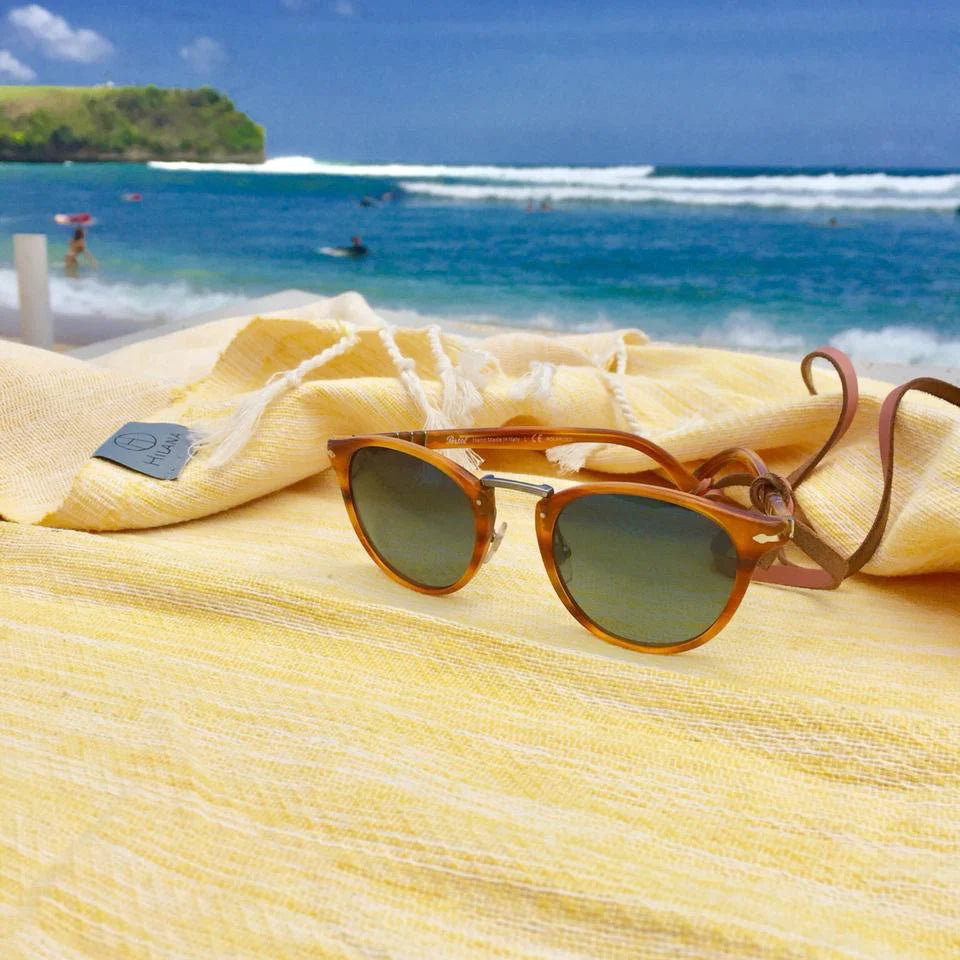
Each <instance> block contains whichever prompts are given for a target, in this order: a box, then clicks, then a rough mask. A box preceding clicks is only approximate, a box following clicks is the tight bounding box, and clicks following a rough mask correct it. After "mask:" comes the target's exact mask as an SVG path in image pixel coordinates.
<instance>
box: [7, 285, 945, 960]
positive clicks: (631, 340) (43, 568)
mask: <svg viewBox="0 0 960 960" xmlns="http://www.w3.org/2000/svg"><path fill="white" fill-rule="evenodd" d="M368 311H369V308H367V307H366V305H365V304H363V303H362V301H360V300H359V298H357V297H355V296H347V297H343V298H336V299H335V300H331V301H324V302H322V303H320V304H317V305H315V307H314V308H311V309H309V310H306V311H304V312H303V313H302V314H301V315H300V316H298V318H296V319H290V318H283V317H279V318H278V317H268V318H261V319H259V320H257V319H252V318H245V319H237V320H230V321H221V322H218V323H217V324H213V325H210V326H208V327H207V328H203V329H194V330H189V331H183V332H182V333H180V334H176V335H173V336H171V337H166V338H164V339H163V340H162V341H158V342H153V343H149V342H148V343H143V344H137V345H135V346H132V347H128V348H126V349H125V350H124V351H120V352H118V353H117V354H116V355H114V356H112V357H108V358H105V360H104V362H102V363H101V364H99V365H98V366H96V367H94V366H91V365H89V364H82V363H79V362H77V361H73V360H69V359H66V358H62V357H55V356H53V355H50V354H46V353H41V352H38V351H33V350H29V349H26V348H22V347H14V346H8V345H0V514H2V515H4V516H6V517H7V518H9V519H12V520H16V521H19V522H17V523H0V742H2V762H0V957H2V958H3V960H7V958H10V960H38V958H51V960H53V958H55V960H80V958H82V960H105V958H109V960H126V958H137V960H140V958H151V960H154V958H160V960H209V958H214V957H216V958H221V957H224V958H226V957H229V958H231V960H286V958H290V960H300V958H304V957H398V958H422V957H430V958H434V957H457V958H459V957H477V958H487V957H505V958H531V960H532V958H538V960H542V958H558V960H560V958H562V960H571V958H597V957H604V958H606V957H611V958H612V957H623V958H636V957H657V958H665V960H666V958H670V960H673V958H676V957H698V958H699V957H717V958H729V960H741V958H744V957H771V958H783V957H793V958H799V957H830V958H840V957H843V958H858V960H865V958H869V960H877V958H897V960H902V958H912V957H924V958H927V957H929V958H942V957H952V956H955V955H957V954H958V953H960V901H958V898H957V892H956V891H957V889H958V886H960V840H958V836H960V835H958V831H957V824H958V822H960V762H958V759H957V758H958V756H960V718H958V714H957V710H956V704H957V689H958V682H960V675H958V670H960V576H958V575H957V574H956V573H946V572H940V573H928V574H927V575H924V576H916V577H909V578H884V579H880V578H876V577H857V578H854V579H853V580H851V581H848V582H846V583H845V584H844V585H843V586H842V588H841V589H840V590H838V591H836V592H833V593H821V592H816V591H803V590H791V589H785V588H779V587H768V586H764V585H762V584H758V585H755V586H753V587H751V588H750V590H749V591H748V593H747V596H746V598H745V600H744V602H743V604H742V606H741V607H740V610H739V611H738V613H737V615H736V617H735V618H734V619H733V621H732V622H731V624H730V625H729V626H728V627H727V628H726V629H725V630H724V631H723V633H722V634H720V635H719V636H718V637H717V638H716V639H714V640H713V641H711V643H709V644H707V645H706V646H704V647H701V648H699V649H697V650H695V651H692V652H691V653H688V654H685V655H683V656H681V657H676V658H670V659H667V658H654V657H643V656H639V655H636V654H631V653H630V652H629V651H626V650H622V649H620V648H618V647H614V646H611V645H607V644H603V643H602V642H601V641H599V640H597V639H596V638H594V637H593V636H592V635H590V634H589V633H587V632H586V631H585V630H583V629H582V628H581V627H580V626H579V625H578V624H577V623H576V622H575V621H574V620H573V619H572V618H571V617H569V615H568V614H567V613H566V611H565V610H564V609H563V607H562V605H561V604H560V602H559V601H558V600H557V598H556V596H555V594H554V593H553V592H552V589H551V588H550V585H549V582H548V580H547V578H546V575H545V573H544V571H543V569H542V565H541V563H540V560H539V556H538V552H537V547H536V543H535V538H534V536H533V523H532V515H531V503H530V500H529V498H524V497H522V496H521V495H519V494H513V493H511V492H510V491H498V510H499V514H500V516H501V517H503V518H504V519H506V520H507V521H508V522H509V534H508V536H507V539H506V542H505V543H504V545H503V547H502V548H501V549H500V551H499V552H498V553H497V555H496V558H495V560H494V561H493V562H492V563H490V564H487V565H485V566H484V568H483V570H482V572H481V573H480V575H479V576H478V577H477V578H476V579H475V580H474V581H473V583H471V584H470V586H469V587H468V588H467V589H465V590H463V591H461V592H460V593H458V594H455V595H453V596H450V597H446V598H431V597H424V596H420V595H418V594H415V593H412V592H410V591H407V590H404V589H403V588H401V587H399V586H398V585H396V584H394V583H393V582H392V581H390V580H388V579H387V578H386V577H384V576H383V575H382V574H381V573H380V572H379V571H378V570H377V569H376V568H375V567H374V565H373V564H372V563H371V562H370V561H369V559H368V558H367V557H366V555H365V554H364V552H363V550H362V548H361V547H360V545H359V544H358V543H357V541H356V538H355V536H354V534H353V532H352V530H351V528H350V525H349V523H348V521H347V518H346V515H345V512H344V510H343V506H342V503H341V500H340V494H339V490H338V489H337V486H336V483H335V481H334V478H333V476H332V472H331V471H330V470H325V469H323V468H324V466H325V457H324V454H323V448H324V443H323V442H324V439H325V438H326V436H327V435H329V434H330V433H352V432H358V431H366V430H379V429H398V428H404V427H416V426H420V425H421V424H420V423H419V422H418V421H419V418H421V417H422V415H423V412H422V410H420V409H419V408H418V406H417V404H416V402H415V401H414V399H412V397H411V395H410V393H409V392H408V390H407V389H406V388H405V387H404V386H403V384H402V382H401V381H400V379H399V378H398V375H397V367H396V364H395V362H394V361H393V360H392V359H391V357H390V355H389V352H388V351H387V349H386V346H385V342H384V340H383V339H382V337H381V334H380V332H379V328H378V327H377V325H376V322H375V318H374V317H373V316H372V315H370V314H369V313H368ZM347 323H349V324H354V325H356V327H357V331H358V332H357V335H358V338H359V339H358V343H357V344H356V346H355V347H352V348H351V349H350V350H349V351H348V352H345V353H343V354H342V355H341V356H339V357H337V358H336V359H334V360H333V361H332V362H330V363H329V364H327V365H325V366H323V367H321V368H319V369H317V370H316V371H314V372H313V373H311V374H309V375H308V376H307V378H306V379H305V380H304V381H303V383H302V385H300V386H298V387H293V386H291V389H290V390H289V391H288V392H285V393H284V394H283V395H282V396H279V397H277V398H276V399H275V400H274V401H273V402H272V403H271V404H270V405H269V406H268V408H267V409H266V410H265V411H264V413H263V415H262V417H261V418H260V420H259V423H258V424H257V428H256V430H255V431H254V433H253V436H252V438H251V439H250V441H249V443H247V444H246V445H245V446H243V448H242V449H241V450H240V452H239V453H238V454H237V456H236V457H235V458H234V460H233V461H231V462H230V463H229V464H228V465H227V466H226V467H223V468H219V469H216V470H215V469H212V468H211V467H210V466H209V462H210V451H209V450H208V451H205V452H204V453H202V454H201V455H200V456H199V457H198V458H197V459H196V460H194V461H193V462H192V463H191V464H189V465H188V467H187V469H186V471H185V472H184V474H183V476H182V478H181V479H180V480H178V481H176V482H169V483H165V482H162V481H154V480H150V479H148V478H145V477H140V476H137V475H135V474H131V473H129V472H127V471H125V470H123V469H122V468H120V467H117V466H115V465H112V464H109V463H102V462H100V461H89V459H88V458H89V454H90V452H91V451H92V450H93V449H95V448H96V446H97V445H98V444H99V443H100V442H101V441H102V440H103V439H104V438H105V437H107V436H108V435H109V434H110V433H111V432H113V430H115V429H116V428H117V427H118V426H120V425H122V423H124V422H126V421H128V420H135V419H145V420H158V421H159V420H168V419H169V420H174V421H179V422H186V423H188V424H191V425H192V424H193V423H196V422H201V421H204V420H207V421H213V422H216V421H217V420H218V418H220V419H222V418H223V417H224V416H226V415H228V414H229V413H230V410H232V409H234V407H235V405H236V403H237V402H238V400H240V399H241V398H242V397H244V396H246V397H249V395H250V393H251V392H252V391H257V390H260V389H262V388H263V387H264V385H265V384H266V383H267V382H268V381H269V380H270V378H271V377H273V375H274V374H277V373H284V372H286V371H289V370H292V369H296V368H297V367H298V365H300V364H302V363H303V362H304V361H305V360H308V359H309V358H310V357H315V356H317V355H318V354H320V353H322V351H324V350H325V349H327V348H328V347H329V346H331V345H332V344H333V343H335V342H337V341H338V339H339V338H341V337H343V336H344V334H345V330H346V327H345V326H344V325H345V324H347ZM395 339H396V344H397V348H398V350H400V351H401V356H403V357H407V358H409V359H412V360H413V362H414V364H415V368H416V372H417V373H418V376H419V377H420V379H421V381H422V383H423V384H424V388H425V391H426V398H427V400H428V401H429V402H430V403H432V404H436V405H438V407H442V406H443V401H444V383H443V381H442V371H438V369H437V366H436V365H437V362H438V361H437V357H436V355H435V352H434V350H433V348H432V346H431V339H430V335H429V334H428V333H425V332H415V331H397V333H396V338H395ZM443 347H444V350H445V351H446V352H447V353H448V354H449V357H450V359H451V361H452V362H453V363H456V364H459V365H460V368H461V371H463V370H466V369H467V368H470V369H471V370H472V373H473V374H474V375H476V376H477V382H478V383H482V405H481V406H480V407H478V408H476V409H475V410H474V411H473V418H474V420H475V422H477V423H505V422H508V421H518V420H519V421H521V422H535V423H568V424H600V425H621V421H622V419H623V417H624V411H623V410H622V409H621V405H620V403H619V401H618V400H617V397H616V395H615V392H614V390H613V388H612V386H611V382H610V380H609V377H611V376H612V377H619V374H618V373H617V370H618V367H619V366H620V365H625V368H626V369H625V373H624V375H623V377H622V380H617V381H615V382H616V383H620V385H621V386H622V388H623V390H624V391H625V393H626V396H627V399H628V401H629V406H630V408H631V410H632V411H633V414H634V416H635V417H636V418H637V419H638V420H639V421H641V422H642V423H643V424H644V426H645V427H646V428H647V429H648V431H649V434H650V436H652V437H653V438H654V439H657V440H659V441H661V442H663V443H664V445H666V446H667V447H668V448H670V449H671V450H673V451H674V452H675V453H677V454H678V455H679V456H680V457H681V458H683V459H696V458H699V457H703V456H705V455H707V454H709V453H713V452H715V451H716V450H718V449H719V448H721V447H723V446H727V445H730V444H733V443H743V444H747V445H752V446H756V447H758V448H759V449H761V450H762V451H763V452H764V454H765V455H767V456H769V458H770V460H771V462H772V463H773V464H774V466H775V467H778V468H781V469H783V468H785V467H787V466H789V465H792V464H795V463H796V462H798V461H799V459H800V457H801V456H802V455H803V453H804V451H806V450H809V449H812V448H814V447H815V446H817V445H819V443H820V442H821V440H822V439H823V437H824V436H825V435H826V434H827V433H828V432H829V430H830V428H831V425H832V422H833V419H834V417H835V413H836V408H837V400H836V396H835V384H834V383H833V382H831V379H830V375H829V374H826V375H824V376H823V377H822V378H821V379H819V380H818V382H819V383H820V384H821V387H822V389H823V390H824V391H825V394H824V396H822V397H814V398H810V397H807V395H806V392H805V390H804V389H803V386H802V384H801V382H800V378H799V376H798V374H797V369H796V365H795V364H792V363H786V362H781V361H772V360H765V359H761V358H756V357H747V356H742V355H737V354H732V353H724V352H720V351H704V350H697V349H693V348H680V347H670V346H658V345H651V344H645V343H644V342H643V337H642V335H638V334H631V335H629V336H628V337H627V339H626V340H625V341H624V342H622V343H621V341H620V337H619V335H618V334H605V335H598V336H596V337H591V338H545V337H538V336H533V335H518V336H505V337H498V338H495V339H490V340H487V341H486V342H484V343H479V344H477V343H467V342H465V341H463V340H462V339H458V338H453V337H444V339H443ZM484 350H486V351H487V352H489V353H491V354H492V355H493V357H494V359H495V361H496V363H495V364H491V363H490V361H489V359H487V358H485V357H483V355H482V353H483V351H484ZM595 360H598V361H599V366H600V367H601V368H603V370H604V371H606V372H605V373H604V372H601V370H600V369H598V366H597V365H596V364H595V362H594V361H595ZM438 374H439V379H438ZM482 374H485V375H486V377H489V379H485V377H484V376H481V375H482ZM491 374H492V376H491ZM525 378H527V379H526V380H525ZM174 381H176V382H175V383H174ZM447 383H448V384H451V383H453V381H452V380H451V379H450V378H449V377H448V380H447ZM171 384H173V385H171ZM864 387H865V390H864V392H865V394H866V395H867V398H866V400H865V401H864V408H863V411H862V413H861V415H860V417H859V418H858V421H857V423H856V425H855V426H854V428H853V430H852V431H851V433H850V435H849V437H848V439H847V440H845V441H844V443H843V444H842V446H841V447H840V448H839V449H838V451H837V452H836V453H835V454H833V455H832V456H831V458H830V460H829V461H828V463H827V464H825V465H824V466H823V467H822V468H821V469H819V470H818V471H817V473H816V474H815V475H814V477H813V478H811V480H810V481H809V482H808V483H806V484H805V485H804V486H803V488H802V497H801V499H802V502H803V505H804V507H805V509H806V512H807V513H808V515H809V516H811V518H812V519H813V520H814V522H815V524H816V525H817V526H818V527H819V528H820V529H821V530H823V531H824V532H825V535H826V536H828V537H829V538H830V539H831V540H832V541H833V542H834V543H835V544H836V545H838V546H839V547H840V549H842V550H849V549H851V548H852V547H853V545H855V543H857V542H858V541H859V539H860V538H861V537H862V535H863V531H864V530H865V529H866V526H867V524H868V522H869V520H870V519H871V518H872V516H873V512H874V510H875V505H876V501H877V497H878V496H879V489H880V483H879V467H878V464H877V462H876V450H875V443H876V441H875V438H874V432H875V429H876V411H877V400H878V398H879V396H881V395H882V393H883V387H882V386H881V385H879V384H865V385H864ZM478 389H480V388H478ZM463 396H466V393H464V395H463ZM463 396H461V397H460V399H461V400H462V399H463ZM468 399H469V398H468ZM225 403H226V404H227V406H226V407H224V406H223V404H225ZM903 420H904V425H903V428H902V429H901V430H899V431H898V435H897V469H898V480H897V483H896V485H895V499H894V505H893V511H892V519H891V525H890V528H889V531H888V534H887V538H886V540H885V542H884V546H883V548H882V550H881V553H880V554H879V555H878V557H877V559H876V560H875V562H874V564H873V565H872V568H871V569H874V570H875V571H876V572H881V573H897V572H903V571H910V572H918V571H923V570H939V571H947V570H958V569H960V554H958V543H960V537H958V531H960V493H958V490H960V485H958V478H960V476H958V475H960V435H958V417H957V414H956V413H955V412H953V411H952V410H951V409H950V408H948V407H946V406H945V405H943V404H939V403H937V402H936V401H930V402H926V401H924V400H922V399H921V400H918V401H912V400H908V401H907V402H906V403H905V410H904V418H903ZM517 465H518V468H519V467H521V466H522V467H524V468H527V469H532V470H540V471H547V470H550V469H552V468H551V467H550V465H549V464H548V463H546V462H545V461H544V459H543V458H542V457H540V456H539V455H533V454H531V455H525V456H524V457H523V458H522V460H518V461H517ZM590 465H591V466H592V467H594V468H597V469H600V470H609V471H623V470H627V469H631V468H635V467H637V466H641V465H642V463H641V462H639V461H636V460H633V459H631V456H630V455H629V454H627V455H626V456H624V455H622V454H620V453H616V452H612V451H609V450H599V451H596V452H595V453H594V454H593V456H592V458H591V459H590ZM497 469H498V472H506V470H507V469H508V468H507V467H506V466H505V465H502V464H499V463H498V465H497ZM318 471H319V472H318ZM551 482H552V483H556V484H562V483H564V482H566V481H564V480H562V479H561V480H557V479H551ZM270 491H274V492H273V493H272V495H271V496H263V497H260V498H259V499H254V498H256V497H258V496H259V495H260V494H263V493H267V492H270ZM245 501H250V502H245ZM235 504H241V505H239V506H236V508H235V509H232V510H225V508H226V507H228V506H232V505H235ZM189 518H198V519H193V520H192V522H181V523H175V522H174V521H177V520H187V519H189ZM64 527H74V528H79V529H72V530H71V529H62V528H64ZM150 527H153V529H145V528H150ZM87 529H93V530H104V529H114V530H125V531H126V532H113V533H89V532H85V530H87Z"/></svg>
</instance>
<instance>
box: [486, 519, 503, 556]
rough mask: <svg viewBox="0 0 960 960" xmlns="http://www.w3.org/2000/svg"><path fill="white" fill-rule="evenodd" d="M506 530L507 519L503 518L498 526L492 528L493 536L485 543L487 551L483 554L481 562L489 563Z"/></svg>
mask: <svg viewBox="0 0 960 960" xmlns="http://www.w3.org/2000/svg"><path fill="white" fill-rule="evenodd" d="M506 532H507V521H506V520H504V521H503V523H501V524H500V526H499V527H494V528H493V536H492V537H491V538H490V542H489V543H488V544H487V552H486V553H485V554H484V555H483V562H484V563H489V561H491V560H492V559H493V558H494V556H495V555H496V552H497V551H498V550H499V549H500V544H501V542H502V541H503V537H504V534H505V533H506Z"/></svg>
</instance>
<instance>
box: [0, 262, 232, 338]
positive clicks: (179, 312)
mask: <svg viewBox="0 0 960 960" xmlns="http://www.w3.org/2000/svg"><path fill="white" fill-rule="evenodd" d="M236 299H237V296H236V295H231V294H228V293H221V292H216V291H199V292H198V291H196V290H193V289H191V288H190V287H188V286H187V285H186V284H184V283H145V284H135V283H125V282H110V281H106V280H102V279H101V278H99V277H78V278H76V279H69V278H67V277H62V276H61V277H58V276H56V275H52V274H51V276H50V306H51V308H52V310H53V312H54V313H55V314H58V315H64V316H71V317H85V318H92V319H104V320H114V321H123V322H124V323H129V325H131V326H141V325H142V326H146V325H149V324H152V323H164V322H167V321H171V320H184V319H186V318H187V317H191V316H194V315H195V314H200V313H205V312H207V311H209V310H217V309H219V308H220V307H222V306H224V305H226V304H227V303H230V302H231V301H233V300H236ZM0 309H5V310H19V301H18V297H17V275H16V273H15V271H14V270H12V269H10V268H0Z"/></svg>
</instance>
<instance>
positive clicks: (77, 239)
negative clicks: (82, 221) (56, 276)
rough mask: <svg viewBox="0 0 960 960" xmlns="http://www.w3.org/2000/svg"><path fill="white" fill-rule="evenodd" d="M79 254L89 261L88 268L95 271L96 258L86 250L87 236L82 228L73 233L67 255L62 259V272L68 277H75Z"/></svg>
mask: <svg viewBox="0 0 960 960" xmlns="http://www.w3.org/2000/svg"><path fill="white" fill-rule="evenodd" d="M81 253H82V254H83V255H84V256H85V257H86V258H87V260H89V261H90V266H91V267H93V268H94V270H96V268H97V258H96V257H95V256H94V255H93V254H92V253H91V252H90V251H89V249H87V235H86V233H85V232H84V229H83V227H77V229H76V230H74V231H73V239H72V240H71V241H70V247H69V249H68V250H67V255H66V256H65V257H64V258H63V268H64V272H65V273H66V274H67V276H68V277H75V276H76V275H77V261H78V260H79V257H80V254H81Z"/></svg>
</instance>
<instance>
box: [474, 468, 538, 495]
mask: <svg viewBox="0 0 960 960" xmlns="http://www.w3.org/2000/svg"><path fill="white" fill-rule="evenodd" d="M480 484H481V486H484V487H500V488H501V489H503V490H518V491H519V492H520V493H532V494H533V495H534V496H535V497H540V498H541V499H543V498H544V497H552V496H553V487H551V486H550V484H549V483H526V482H525V481H523V480H511V479H510V478H509V477H496V476H494V475H493V474H492V473H488V474H487V475H486V476H485V477H481V478H480Z"/></svg>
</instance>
